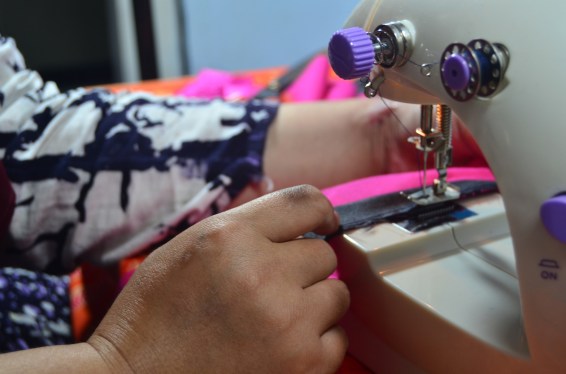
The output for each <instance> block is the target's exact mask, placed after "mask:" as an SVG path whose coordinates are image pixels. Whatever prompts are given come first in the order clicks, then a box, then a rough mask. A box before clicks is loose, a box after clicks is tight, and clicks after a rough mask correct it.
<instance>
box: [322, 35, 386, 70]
mask: <svg viewBox="0 0 566 374" xmlns="http://www.w3.org/2000/svg"><path fill="white" fill-rule="evenodd" d="M328 57H329V60H330V65H331V66H332V69H333V70H334V72H335V73H336V75H338V76H339V77H340V78H342V79H354V78H360V77H363V76H366V75H368V74H369V73H370V72H371V69H372V68H373V64H374V61H375V52H374V48H373V42H372V39H371V37H370V36H369V35H368V34H367V33H366V32H365V30H364V29H362V28H360V27H351V28H348V29H342V30H338V31H336V32H335V33H334V35H333V36H332V39H330V42H329V43H328Z"/></svg>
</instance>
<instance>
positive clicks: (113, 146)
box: [0, 38, 277, 273]
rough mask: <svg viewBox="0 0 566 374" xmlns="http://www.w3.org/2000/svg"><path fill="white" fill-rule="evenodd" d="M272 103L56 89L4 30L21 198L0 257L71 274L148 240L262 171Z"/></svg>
mask: <svg viewBox="0 0 566 374" xmlns="http://www.w3.org/2000/svg"><path fill="white" fill-rule="evenodd" d="M276 113H277V105H276V104H272V103H267V102H262V101H250V102H247V103H227V102H223V101H220V100H213V101H204V100H188V99H185V98H180V97H157V96H154V95H150V94H147V93H133V92H124V93H120V94H113V93H110V92H108V91H106V90H101V89H93V90H86V89H82V88H80V89H76V90H72V91H68V92H64V93H62V92H60V91H59V90H58V88H57V86H56V85H55V84H54V83H52V82H46V83H45V82H43V80H42V79H41V77H40V76H39V75H38V74H37V73H36V72H34V71H31V70H27V69H26V68H25V65H24V61H23V58H22V57H21V55H20V53H19V52H18V50H17V48H16V46H15V43H14V41H13V40H12V39H10V38H0V158H2V159H3V162H4V166H5V168H6V171H7V174H8V176H9V178H10V180H11V182H12V186H13V189H14V191H15V193H16V197H17V201H16V208H15V211H14V215H13V219H12V222H11V225H10V232H9V234H10V242H9V245H8V248H6V249H4V250H3V251H2V252H1V253H0V265H4V266H18V267H26V268H33V269H38V270H42V271H47V272H55V273H61V272H68V271H70V270H72V269H73V268H74V267H75V266H76V265H77V264H78V262H79V260H80V261H91V262H95V263H98V264H108V263H113V262H116V261H118V260H120V259H122V258H124V257H126V256H129V255H132V254H134V253H136V252H139V251H141V250H147V249H152V248H155V247H157V246H159V245H160V244H162V243H163V242H165V241H167V240H168V239H170V238H171V237H172V236H174V235H175V234H177V233H179V232H180V231H182V230H183V229H185V228H187V227H189V226H190V225H192V224H193V223H195V222H196V221H198V220H200V219H202V218H204V217H207V216H209V215H211V214H214V213H216V212H220V211H222V210H224V209H225V208H226V207H227V206H228V204H229V203H230V201H231V199H232V198H233V197H235V196H236V195H237V194H238V193H239V192H241V191H242V189H243V188H244V187H245V186H246V185H247V184H249V183H252V182H258V181H260V180H261V179H262V178H263V170H262V159H263V151H264V145H265V140H266V134H267V130H268V128H269V126H270V124H271V123H272V122H273V119H274V117H275V115H276Z"/></svg>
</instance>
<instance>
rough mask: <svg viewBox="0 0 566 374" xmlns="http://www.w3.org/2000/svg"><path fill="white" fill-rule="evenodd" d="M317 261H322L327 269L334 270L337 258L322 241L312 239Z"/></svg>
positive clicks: (332, 250) (328, 245)
mask: <svg viewBox="0 0 566 374" xmlns="http://www.w3.org/2000/svg"><path fill="white" fill-rule="evenodd" d="M314 243H315V248H316V252H317V253H316V257H317V261H323V262H324V263H325V264H327V266H328V267H329V268H332V269H336V267H337V266H338V257H337V256H336V253H335V252H334V249H332V247H331V246H330V244H328V243H327V242H326V241H324V240H322V239H314Z"/></svg>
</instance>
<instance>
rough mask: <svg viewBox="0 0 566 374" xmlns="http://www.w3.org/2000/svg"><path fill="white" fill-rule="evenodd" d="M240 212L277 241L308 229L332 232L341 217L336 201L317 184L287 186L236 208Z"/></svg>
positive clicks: (284, 239) (243, 217)
mask: <svg viewBox="0 0 566 374" xmlns="http://www.w3.org/2000/svg"><path fill="white" fill-rule="evenodd" d="M232 214H238V215H239V216H238V217H239V219H240V218H241V219H242V220H245V221H246V222H247V223H248V224H250V225H252V226H253V227H255V228H256V229H257V230H259V232H260V233H262V234H263V235H264V236H266V237H267V238H268V239H270V240H271V241H273V242H277V243H281V242H285V241H288V240H293V239H295V238H297V237H298V236H301V235H303V234H305V233H307V232H310V231H314V232H316V233H317V234H320V235H326V234H331V233H333V232H334V231H336V230H337V229H338V225H339V219H338V216H337V215H336V213H335V212H334V209H333V208H332V205H331V204H330V202H329V201H328V200H327V199H326V197H325V196H324V195H323V194H322V193H321V192H320V191H319V190H317V189H316V188H314V187H312V186H308V185H302V186H297V187H291V188H287V189H285V190H280V191H277V192H274V193H271V194H269V195H266V196H263V197H261V198H259V199H256V200H254V201H252V202H250V203H249V204H246V205H244V206H242V207H239V208H236V209H234V210H233V211H232Z"/></svg>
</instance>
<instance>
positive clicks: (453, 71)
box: [442, 54, 472, 91]
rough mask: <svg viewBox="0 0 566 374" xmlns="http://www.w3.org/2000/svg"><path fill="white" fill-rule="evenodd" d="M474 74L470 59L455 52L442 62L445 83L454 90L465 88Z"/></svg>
mask: <svg viewBox="0 0 566 374" xmlns="http://www.w3.org/2000/svg"><path fill="white" fill-rule="evenodd" d="M471 76H472V73H471V69H470V67H469V66H468V61H467V60H466V59H465V58H464V57H463V56H460V55H456V54H453V55H452V56H450V57H448V58H447V59H446V61H444V63H443V64H442V78H443V79H444V83H445V84H446V86H448V87H449V88H451V89H453V90H454V91H461V90H463V89H465V88H466V87H467V86H468V84H469V83H470V77H471Z"/></svg>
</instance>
